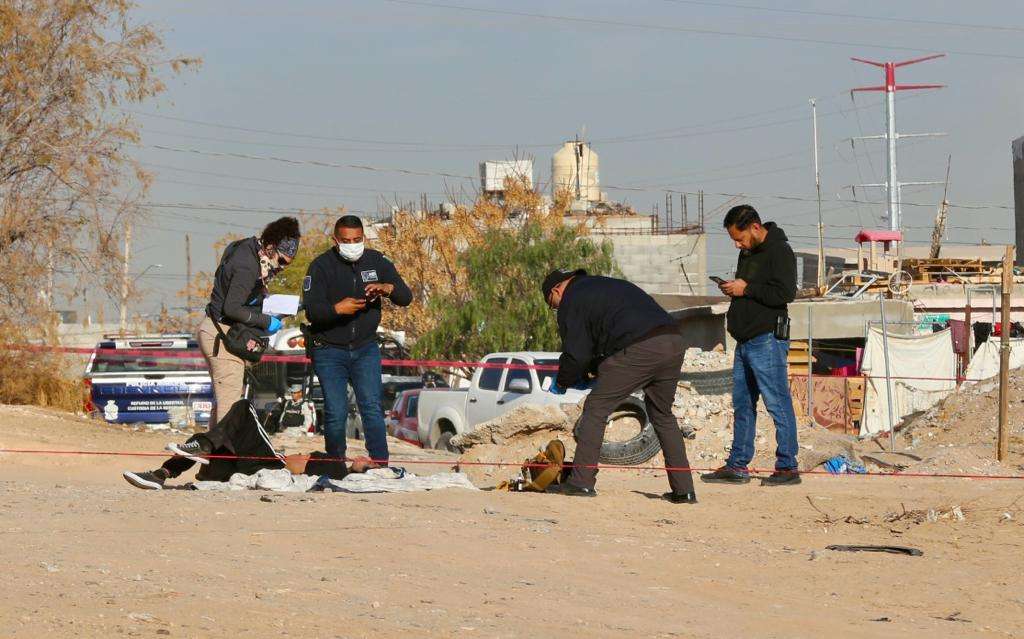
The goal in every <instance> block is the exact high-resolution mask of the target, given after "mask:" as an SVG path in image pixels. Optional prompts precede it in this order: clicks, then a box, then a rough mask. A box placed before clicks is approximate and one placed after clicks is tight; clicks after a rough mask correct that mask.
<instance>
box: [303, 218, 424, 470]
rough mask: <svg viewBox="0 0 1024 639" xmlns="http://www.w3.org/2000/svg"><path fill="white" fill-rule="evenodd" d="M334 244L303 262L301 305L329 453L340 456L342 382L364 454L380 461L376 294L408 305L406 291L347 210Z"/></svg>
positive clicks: (382, 435) (383, 446)
mask: <svg viewBox="0 0 1024 639" xmlns="http://www.w3.org/2000/svg"><path fill="white" fill-rule="evenodd" d="M334 242H335V246H334V247H333V248H332V249H331V250H329V251H326V252H324V253H323V254H321V255H320V256H318V257H317V258H316V259H315V260H313V262H312V263H311V264H310V265H309V271H308V272H307V273H306V279H305V280H304V281H303V285H302V288H303V303H304V304H305V308H306V318H307V319H308V320H309V322H310V335H311V337H312V341H313V344H312V348H311V349H310V352H311V354H312V358H313V369H314V370H315V371H316V376H317V378H318V379H319V380H320V386H321V388H323V391H324V440H325V442H326V449H327V455H328V457H331V458H335V459H341V458H344V457H345V427H346V425H347V422H348V385H349V384H351V385H352V389H353V390H354V391H355V396H356V404H357V406H358V408H359V414H360V416H361V417H362V420H363V432H364V433H365V436H366V449H367V452H368V453H369V454H370V458H371V459H373V460H375V461H378V462H379V463H381V464H382V465H383V464H386V463H387V459H388V442H387V430H386V428H385V426H384V408H383V406H382V404H381V393H382V390H383V386H382V383H381V364H380V359H381V357H380V345H379V344H378V343H377V327H378V325H379V324H380V315H381V305H382V300H383V299H385V298H387V299H389V300H391V302H392V303H393V304H397V305H398V306H408V305H409V304H411V303H412V291H410V290H409V287H408V286H406V285H405V282H404V281H402V277H401V276H400V275H399V274H398V270H397V269H396V268H395V265H394V264H393V263H392V262H391V261H390V260H389V259H387V258H386V257H384V255H382V254H381V253H380V252H378V251H374V250H373V249H366V248H365V244H364V233H363V223H362V220H360V219H359V218H358V217H356V216H354V215H345V216H342V217H341V218H339V219H338V221H337V223H335V225H334Z"/></svg>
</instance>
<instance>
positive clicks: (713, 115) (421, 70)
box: [110, 0, 1024, 313]
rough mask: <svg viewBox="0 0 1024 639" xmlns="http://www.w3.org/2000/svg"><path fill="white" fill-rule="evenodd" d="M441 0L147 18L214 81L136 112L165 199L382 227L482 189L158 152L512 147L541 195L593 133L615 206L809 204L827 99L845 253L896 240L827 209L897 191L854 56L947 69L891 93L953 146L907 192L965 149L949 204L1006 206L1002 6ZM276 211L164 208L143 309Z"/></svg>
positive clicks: (921, 162)
mask: <svg viewBox="0 0 1024 639" xmlns="http://www.w3.org/2000/svg"><path fill="white" fill-rule="evenodd" d="M426 4H442V3H440V2H438V3H435V2H434V0H424V1H423V2H422V3H414V4H406V3H395V2H387V1H383V0H347V1H343V2H308V1H299V0H296V1H293V2H289V3H279V2H265V1H256V0H253V1H246V2H241V1H235V2H209V3H199V2H181V1H173V0H160V2H154V1H147V2H144V3H143V5H142V7H141V8H140V9H139V12H138V15H139V18H140V19H142V20H145V21H150V22H153V23H155V24H157V25H158V26H160V27H161V28H162V29H163V31H164V33H165V38H166V43H167V47H168V50H169V52H172V53H176V54H184V55H194V56H200V57H202V58H203V59H204V65H203V67H202V69H201V70H200V71H199V72H198V73H188V72H186V73H185V74H184V75H182V76H180V77H179V78H177V79H172V80H171V81H170V82H169V88H168V91H167V92H166V94H165V95H164V96H162V98H161V99H160V100H158V101H154V102H152V103H148V104H145V105H141V106H138V107H133V108H132V110H133V111H138V112H140V113H145V114H156V115H160V116H164V117H151V115H140V116H139V118H138V120H139V122H140V123H141V124H142V131H143V145H144V146H143V148H139V149H136V150H135V153H136V154H137V157H138V158H139V159H140V160H141V161H143V162H144V163H146V165H147V167H148V168H149V169H151V170H152V171H153V172H154V173H155V174H156V184H155V185H154V188H153V190H152V196H151V198H150V199H151V200H152V201H153V202H157V203H189V204H192V205H209V204H213V205H233V206H242V207H250V208H286V209H294V208H303V209H309V210H316V209H319V208H321V207H325V206H327V207H335V206H341V205H344V206H346V207H348V208H349V209H351V210H355V211H368V212H374V211H376V210H377V208H378V204H379V202H380V201H381V199H382V198H384V199H385V200H387V201H389V202H392V201H394V200H395V199H396V197H397V198H398V199H403V200H408V199H418V197H419V194H420V193H427V194H429V195H430V197H432V199H433V200H434V201H438V200H440V199H442V197H443V194H444V192H445V190H446V188H449V189H450V188H456V189H458V188H460V187H461V188H467V189H471V188H472V186H473V185H472V184H469V183H466V182H460V181H459V180H458V179H452V178H442V177H436V176H422V175H409V174H402V173H396V172H385V171H378V172H371V171H362V170H356V169H351V168H333V167H316V166H310V165H308V164H307V165H301V164H285V163H280V162H272V161H266V160H246V159H239V158H224V157H215V156H209V155H198V154H191V153H182V152H175V151H167V150H159V149H156V148H153V145H164V146H171V147H176V148H181V149H195V150H201V151H206V152H229V153H246V154H252V155H258V156H277V157H282V158H288V159H295V160H315V161H322V162H331V163H337V164H359V165H372V166H377V167H385V168H402V169H411V170H414V171H421V172H428V173H450V174H455V175H469V176H472V175H474V174H475V173H476V171H477V168H476V167H477V163H478V162H480V161H482V160H487V159H503V158H508V157H512V156H513V155H514V154H515V153H516V149H517V147H518V149H519V153H520V154H522V153H524V152H525V153H528V154H530V155H532V156H533V157H534V158H535V166H536V169H537V173H538V178H539V179H540V180H541V181H542V182H546V181H547V180H548V177H549V171H550V158H551V154H552V153H553V151H554V150H555V148H556V147H557V146H558V144H559V143H560V142H561V141H562V140H564V139H568V138H571V137H573V136H574V135H575V134H576V133H577V132H579V131H581V130H582V129H583V127H586V135H587V137H588V138H590V139H592V140H593V141H594V142H593V144H594V149H595V150H596V151H597V152H598V153H599V154H600V159H601V172H600V173H601V180H602V183H603V190H606V191H608V193H609V195H610V196H611V197H612V198H614V199H619V200H625V201H628V202H629V203H631V204H633V205H634V206H636V207H637V208H638V209H640V210H641V211H649V210H650V209H651V206H652V205H653V204H655V203H659V204H661V205H662V206H663V203H664V191H665V189H666V188H672V189H676V190H696V189H699V188H703V189H705V190H706V191H707V192H708V193H709V195H708V196H707V205H708V209H709V210H712V209H714V208H715V207H716V206H719V205H721V204H724V203H726V202H727V201H728V198H727V197H724V196H719V195H712V193H750V194H757V195H759V196H762V195H795V196H802V197H808V198H811V197H813V194H814V182H813V174H812V170H811V161H810V158H811V155H810V152H811V150H810V147H811V142H810V140H811V126H810V109H809V106H808V105H807V100H808V98H811V97H817V98H818V100H819V115H820V131H821V150H822V156H821V157H822V174H823V182H824V193H825V210H826V214H825V215H826V224H827V225H828V227H829V228H828V230H827V232H826V235H827V237H828V238H830V239H828V240H827V242H826V243H827V244H829V245H834V246H850V245H852V240H850V239H847V238H852V236H853V234H854V233H855V229H854V228H852V227H854V226H858V225H862V224H863V225H865V226H873V225H878V224H880V222H879V221H878V219H879V216H880V215H881V214H882V213H883V212H884V207H882V206H870V205H868V206H854V205H849V204H841V203H836V202H835V201H834V200H835V198H836V197H844V198H849V197H851V193H850V191H849V190H848V189H844V188H843V187H845V186H846V185H849V184H855V183H858V182H879V181H884V154H883V150H882V145H881V144H879V143H877V142H867V143H863V145H862V146H858V147H857V148H855V149H851V146H850V143H849V142H848V141H844V140H845V139H847V138H850V137H851V136H857V135H869V134H876V133H881V132H882V130H883V120H882V108H881V103H880V95H879V94H857V95H856V97H855V99H853V100H851V97H850V94H849V93H848V90H849V89H850V88H851V87H854V86H863V85H874V84H880V83H881V81H882V77H881V71H880V70H878V69H875V68H873V67H868V66H865V65H861V64H857V63H854V62H851V61H850V59H849V58H850V57H851V56H860V57H867V58H871V59H876V60H902V59H907V58H913V57H918V56H920V55H924V53H922V52H933V51H938V52H950V53H949V56H948V57H947V58H945V59H941V60H938V61H934V62H928V63H925V64H921V65H917V66H912V67H907V68H904V69H901V70H900V73H899V75H898V79H899V80H900V81H901V82H905V83H942V84H946V85H948V88H946V89H943V90H940V91H930V92H916V93H917V95H915V94H913V93H904V94H901V95H900V96H899V98H898V101H897V121H898V124H899V128H900V130H901V131H903V132H922V131H946V132H948V133H949V136H948V137H946V138H940V139H936V140H928V141H907V142H905V143H904V145H903V146H902V147H901V156H900V169H901V179H903V180H941V179H942V177H943V174H944V171H945V164H946V156H947V155H948V154H952V156H953V159H952V167H953V169H952V179H951V189H950V199H951V200H952V201H953V202H962V203H980V204H994V205H1000V206H1007V205H1010V204H1011V203H1012V176H1011V167H1010V141H1011V139H1012V138H1014V137H1017V136H1019V135H1024V122H1022V110H1021V105H1022V97H1024V85H1022V83H1021V81H1020V78H1021V76H1022V71H1024V50H1022V49H1021V48H1020V46H1019V43H1020V41H1021V35H1022V33H1024V16H1022V15H1021V14H1020V12H1019V11H1013V10H1011V9H1009V8H1008V7H1009V5H1011V4H1012V3H1007V2H1000V1H996V0H977V1H975V2H971V3H962V2H953V1H941V2H937V1H928V2H926V1H923V0H912V1H904V2H895V3H894V2H881V1H876V0H868V1H860V2H839V1H832V2H829V1H824V0H822V1H817V2H810V1H797V0H787V1H784V2H782V1H780V2H770V1H769V0H732V1H731V2H721V3H720V2H716V1H715V0H708V1H707V2H696V1H694V2H691V1H688V0H687V1H680V0H636V1H635V2H629V3H626V2H610V1H607V0H586V1H584V0H549V1H548V2H536V1H533V0H528V1H527V0H523V1H520V2H515V3H510V2H498V1H495V0H478V1H472V0H449V2H447V3H444V4H446V5H447V6H448V7H458V6H461V7H470V8H475V9H485V10H496V11H498V12H509V11H511V12H517V13H520V14H538V15H541V14H542V15H546V16H549V17H548V18H538V17H533V16H528V15H507V14H504V13H489V12H481V11H470V10H467V9H465V8H462V9H459V8H439V7H428V6H424V5H426ZM739 5H742V6H739ZM768 8H770V9H772V10H768ZM780 10H781V11H780ZM806 12H814V13H818V14H821V13H827V14H832V15H811V14H809V13H806ZM837 14H856V15H857V16H861V17H852V16H849V15H848V16H841V15H837ZM550 16H558V17H561V18H565V19H554V18H551V17H550ZM868 18H880V19H868ZM908 20H910V21H914V22H908ZM920 21H929V22H927V23H925V22H920ZM946 23H956V24H958V25H962V26H953V25H951V24H946ZM963 25H972V26H963ZM695 30H696V31H704V33H697V32H694V31H695ZM709 31H714V32H731V33H734V34H736V33H740V34H750V35H757V36H767V37H740V36H737V35H726V34H723V33H718V34H713V33H707V32H709ZM777 38H792V39H794V40H804V41H793V40H781V39H777ZM808 40H812V41H815V42H809V41H808ZM835 43H844V44H835ZM867 45H872V46H867ZM1014 45H1017V46H1014ZM886 47H890V48H886ZM893 47H897V48H893ZM898 47H902V48H904V49H900V48H898ZM954 52H957V53H954ZM972 54H985V55H972ZM988 54H995V56H992V55H988ZM998 56H1007V57H998ZM167 118H180V119H185V120H195V121H201V122H208V123H215V124H220V125H229V126H232V127H239V128H244V129H260V130H264V131H274V132H279V133H282V134H271V133H256V132H250V131H241V130H235V129H230V128H224V127H217V126H205V125H201V124H196V123H190V122H183V121H179V120H175V119H167ZM611 187H632V188H637V187H642V188H643V189H645V190H641V191H635V190H617V189H615V188H611ZM941 195H942V194H941V189H936V188H919V189H907V190H906V191H905V193H904V200H905V201H908V202H924V203H929V204H937V203H938V202H939V200H940V199H941ZM858 197H860V198H862V199H871V200H880V199H881V198H882V194H881V193H880V192H879V191H877V190H876V191H868V192H861V191H858ZM830 200H831V201H830ZM749 201H751V202H753V203H754V204H755V206H757V207H758V209H759V210H761V212H762V214H763V215H764V216H765V217H767V218H768V219H774V220H776V221H777V222H778V223H779V224H780V225H781V226H783V227H784V228H785V229H786V230H787V231H788V232H789V233H790V235H791V236H794V239H793V242H794V244H795V245H798V246H811V245H813V243H814V241H813V240H812V239H811V236H813V234H814V223H815V219H816V213H815V210H816V207H815V204H814V203H813V202H812V201H807V202H798V201H788V200H780V199H772V198H765V197H752V198H750V199H749ZM691 204H692V202H691ZM676 206H677V214H678V203H677V204H676ZM934 214H935V209H934V207H912V206H905V208H904V216H905V225H906V226H908V227H915V226H916V227H927V226H929V225H930V224H931V221H932V219H933V217H934ZM719 215H720V214H719ZM274 217H276V215H275V214H273V213H253V212H227V211H222V212H216V211H208V210H197V209H194V208H193V209H171V208H159V209H154V215H153V217H152V219H151V220H150V221H149V222H148V228H146V229H145V231H144V232H142V233H138V234H137V235H141V237H139V240H138V242H137V243H136V245H135V247H136V250H135V259H134V260H133V270H134V271H135V272H141V271H142V270H143V269H145V268H146V266H148V265H149V264H154V263H160V264H162V265H163V268H162V269H155V270H150V271H149V272H148V273H147V274H146V276H145V277H143V279H142V280H141V281H142V282H144V284H145V286H146V287H148V288H149V294H148V295H147V297H146V300H145V302H144V303H143V304H142V305H141V310H143V311H147V312H151V311H154V310H156V309H158V308H159V304H160V300H161V299H165V300H166V302H167V303H168V305H169V306H175V305H178V304H180V301H178V300H175V299H174V298H173V296H172V293H173V291H174V290H176V289H178V288H179V287H180V286H181V284H182V282H183V280H184V278H183V277H182V275H183V274H184V272H185V267H184V243H183V236H184V233H185V232H190V233H191V234H192V245H193V264H194V268H195V269H197V270H198V269H212V267H213V266H214V262H215V259H216V256H215V254H214V252H213V249H212V243H213V242H214V241H215V240H216V239H217V238H218V237H219V236H221V235H222V234H224V233H226V232H229V231H232V230H237V231H239V232H243V233H250V232H254V231H255V230H256V229H257V228H259V227H260V226H261V225H262V224H265V223H266V222H267V221H269V220H271V219H273V218H274ZM1008 218H1009V215H1008V212H1007V211H1006V210H1002V209H983V210H971V209H955V210H954V211H953V212H952V215H951V220H950V226H951V227H954V228H952V229H951V230H950V232H949V239H950V240H951V241H959V242H973V241H977V240H979V239H985V240H987V241H989V242H992V243H1000V242H1005V241H1007V238H1009V237H1010V231H1009V230H1007V229H1008ZM709 227H710V228H711V229H712V230H713V231H714V232H715V233H716V234H715V235H712V236H711V237H710V242H709V261H710V263H711V268H710V270H711V271H715V272H720V271H723V270H728V268H729V267H730V265H731V264H732V263H733V261H734V255H735V253H734V251H733V249H732V248H731V247H730V246H729V244H728V242H727V241H726V240H725V238H723V237H722V235H720V234H717V233H718V232H719V230H718V227H719V219H718V218H717V217H716V218H715V219H711V220H710V221H709ZM966 227H971V228H966ZM928 234H929V231H928V230H927V229H926V228H920V229H913V228H911V231H910V236H911V239H912V240H920V241H926V238H927V236H928ZM399 266H400V265H399ZM110 312H111V313H116V307H115V308H113V309H111V311H110Z"/></svg>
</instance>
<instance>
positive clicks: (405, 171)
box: [132, 144, 480, 180]
mask: <svg viewBox="0 0 1024 639" xmlns="http://www.w3.org/2000/svg"><path fill="white" fill-rule="evenodd" d="M132 146H137V147H142V148H149V149H158V150H160V151H173V152H176V153H192V154H195V155H206V156H210V157H223V158H237V159H240V160H263V161H269V162H281V163H284V164H298V165H308V166H319V167H324V168H333V169H356V170H358V171H373V172H379V173H402V174H404V175H416V176H422V177H445V178H453V179H458V180H478V179H480V178H479V176H471V175H458V174H456V173H442V172H438V171H418V170H414V169H401V168H391V167H380V166H370V165H368V164H342V163H338V162H325V161H323V160H293V159H291V158H282V157H276V156H261V155H252V154H249V153H233V152H229V151H203V150H200V149H183V148H180V147H174V146H165V145H162V144H134V145H132Z"/></svg>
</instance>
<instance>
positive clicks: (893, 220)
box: [850, 53, 946, 231]
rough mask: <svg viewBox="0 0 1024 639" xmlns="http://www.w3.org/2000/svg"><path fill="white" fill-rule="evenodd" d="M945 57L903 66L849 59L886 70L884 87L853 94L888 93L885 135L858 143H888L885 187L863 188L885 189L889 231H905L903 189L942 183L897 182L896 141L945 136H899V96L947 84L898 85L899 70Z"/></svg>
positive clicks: (930, 58)
mask: <svg viewBox="0 0 1024 639" xmlns="http://www.w3.org/2000/svg"><path fill="white" fill-rule="evenodd" d="M945 55H946V54H944V53H938V54H935V55H929V56H925V57H923V58H915V59H914V60H905V61H903V62H875V61H873V60H864V59H862V58H850V59H851V60H853V61H854V62H863V63H864V64H870V65H872V66H876V67H879V68H881V69H884V70H885V84H884V85H882V86H875V87H858V88H856V89H852V90H851V91H884V92H885V135H871V136H865V137H862V138H859V139H862V140H872V139H873V140H885V141H886V159H887V161H888V165H889V175H888V177H887V180H886V182H885V183H884V184H862V185H861V186H866V187H879V188H885V191H886V200H887V212H888V214H889V228H890V229H891V230H893V231H899V230H902V216H901V213H902V211H901V207H900V201H901V198H900V188H901V187H903V186H911V185H926V184H942V182H899V181H897V179H896V141H897V140H899V139H900V138H917V137H932V136H939V135H945V133H903V134H900V133H897V132H896V92H897V91H913V90H917V89H942V88H944V87H945V86H946V85H944V84H896V69H897V68H899V67H905V66H907V65H911V64H917V63H918V62H925V61H927V60H934V59H936V58H942V57H944V56H945Z"/></svg>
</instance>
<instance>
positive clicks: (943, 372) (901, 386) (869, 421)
mask: <svg viewBox="0 0 1024 639" xmlns="http://www.w3.org/2000/svg"><path fill="white" fill-rule="evenodd" d="M888 341H889V376H890V382H889V383H890V384H891V387H892V404H893V413H894V415H893V419H892V423H893V424H894V425H899V423H900V420H902V419H903V417H905V416H907V415H910V414H911V413H915V412H918V411H923V410H927V409H928V408H931V407H932V406H934V405H935V404H936V403H938V402H939V401H940V400H942V398H944V397H945V396H946V395H948V394H949V393H950V392H952V391H953V389H955V388H956V356H955V355H954V354H953V340H952V339H951V337H950V332H949V329H948V328H947V329H946V330H944V331H939V332H938V333H932V334H930V335H894V334H892V333H890V334H889V340H888ZM861 372H862V373H863V374H864V375H865V376H867V378H868V379H867V385H866V388H865V390H864V417H863V418H862V419H861V421H860V435H861V437H864V436H867V435H874V434H876V433H881V432H885V431H888V430H889V424H890V420H889V399H888V396H887V392H886V374H885V351H884V344H883V335H882V331H881V329H878V328H874V327H872V328H871V330H870V331H869V332H868V339H867V343H866V344H865V346H864V359H863V360H862V362H861ZM922 378H926V379H922Z"/></svg>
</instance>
